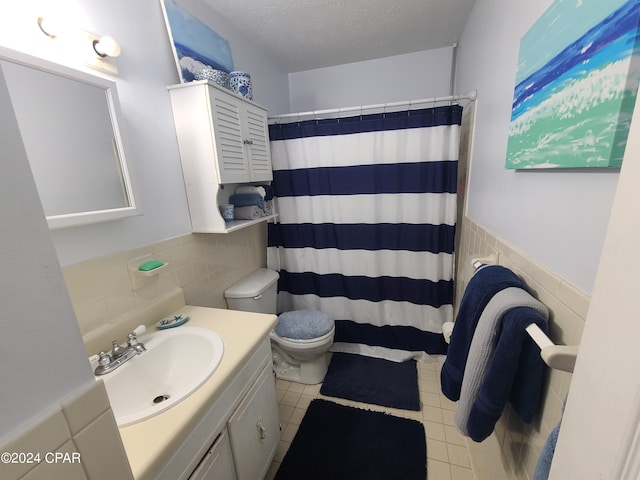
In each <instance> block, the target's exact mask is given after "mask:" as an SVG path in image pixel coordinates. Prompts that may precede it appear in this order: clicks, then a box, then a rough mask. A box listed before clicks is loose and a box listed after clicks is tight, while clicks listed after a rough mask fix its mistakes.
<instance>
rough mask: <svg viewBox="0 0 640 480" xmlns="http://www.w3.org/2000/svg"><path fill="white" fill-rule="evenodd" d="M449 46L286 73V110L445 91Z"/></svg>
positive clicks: (411, 97) (414, 97)
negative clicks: (287, 85)
mask: <svg viewBox="0 0 640 480" xmlns="http://www.w3.org/2000/svg"><path fill="white" fill-rule="evenodd" d="M452 57H453V48H452V47H447V48H439V49H436V50H426V51H421V52H415V53H408V54H406V55H396V56H393V57H386V58H379V59H377V60H368V61H365V62H356V63H349V64H346V65H337V66H335V67H326V68H318V69H314V70H306V71H303V72H296V73H290V74H289V92H290V93H289V95H290V102H291V112H305V111H310V110H322V109H329V108H339V107H354V106H359V105H371V104H379V103H385V102H386V103H389V102H401V101H405V100H419V99H422V98H431V97H436V96H444V95H449V88H450V78H451V62H452Z"/></svg>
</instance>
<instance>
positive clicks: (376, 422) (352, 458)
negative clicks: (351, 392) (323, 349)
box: [275, 399, 427, 480]
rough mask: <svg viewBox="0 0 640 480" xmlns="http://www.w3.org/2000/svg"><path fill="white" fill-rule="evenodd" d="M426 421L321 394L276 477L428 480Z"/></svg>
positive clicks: (287, 479) (286, 479)
mask: <svg viewBox="0 0 640 480" xmlns="http://www.w3.org/2000/svg"><path fill="white" fill-rule="evenodd" d="M426 478H427V443H426V439H425V433H424V427H423V426H422V423H420V422H418V421H416V420H411V419H408V418H400V417H394V416H392V415H388V414H386V413H382V412H372V411H370V410H363V409H360V408H353V407H347V406H344V405H338V404H337V403H334V402H329V401H327V400H322V399H316V400H313V401H312V402H311V404H310V405H309V408H308V409H307V412H306V413H305V415H304V417H303V419H302V423H301V424H300V427H299V428H298V432H297V433H296V436H295V437H294V439H293V442H292V443H291V446H290V447H289V450H288V451H287V454H286V455H285V457H284V459H283V460H282V464H281V465H280V468H279V469H278V472H277V474H276V477H275V480H360V479H361V480H425V479H426Z"/></svg>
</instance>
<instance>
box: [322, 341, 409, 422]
mask: <svg viewBox="0 0 640 480" xmlns="http://www.w3.org/2000/svg"><path fill="white" fill-rule="evenodd" d="M320 393H321V394H322V395H327V396H329V397H338V398H346V399H347V400H355V401H356V402H365V403H373V404H375V405H382V406H384V407H391V408H402V409H404V410H420V391H419V390H418V369H417V366H416V362H415V360H409V361H406V362H401V363H398V362H392V361H390V360H384V359H382V358H374V357H365V356H363V355H356V354H352V353H341V352H336V353H334V354H333V355H332V357H331V363H329V369H328V370H327V374H326V376H325V377H324V381H323V382H322V387H321V388H320Z"/></svg>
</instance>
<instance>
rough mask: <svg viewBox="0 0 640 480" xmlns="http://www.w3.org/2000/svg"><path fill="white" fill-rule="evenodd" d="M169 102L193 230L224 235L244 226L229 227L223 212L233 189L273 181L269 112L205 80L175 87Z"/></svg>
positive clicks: (171, 91) (171, 89)
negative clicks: (245, 184)
mask: <svg viewBox="0 0 640 480" xmlns="http://www.w3.org/2000/svg"><path fill="white" fill-rule="evenodd" d="M169 96H170V98H171V108H172V110H173V120H174V123H175V128H176V135H177V139H178V148H179V150H180V161H181V164H182V173H183V176H184V183H185V188H186V191H187V200H188V202H189V212H190V215H191V225H192V230H193V231H194V232H200V233H221V232H226V231H230V230H229V229H230V228H233V227H238V226H239V225H243V224H242V223H240V224H236V225H234V226H229V225H226V224H225V223H224V220H223V219H222V216H221V215H220V212H219V209H218V206H219V205H220V204H223V203H227V202H228V199H229V196H230V195H231V194H233V189H234V188H235V185H234V184H242V183H255V182H263V183H264V182H269V181H271V180H272V179H273V172H272V168H271V151H270V148H269V129H268V123H267V110H266V109H265V108H263V107H261V106H260V105H258V104H257V103H254V102H252V101H249V100H247V99H245V98H244V97H241V96H239V95H236V94H234V93H232V92H230V91H229V90H227V89H225V88H222V87H220V86H218V85H215V84H212V83H209V82H207V81H206V80H202V81H197V82H189V83H184V84H180V85H173V86H170V87H169ZM224 185H229V188H227V189H225V188H224ZM266 219H268V217H264V220H266ZM264 220H261V221H264ZM253 223H256V222H255V221H253ZM247 225H248V224H247Z"/></svg>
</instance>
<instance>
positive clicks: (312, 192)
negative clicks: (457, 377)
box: [268, 105, 462, 361]
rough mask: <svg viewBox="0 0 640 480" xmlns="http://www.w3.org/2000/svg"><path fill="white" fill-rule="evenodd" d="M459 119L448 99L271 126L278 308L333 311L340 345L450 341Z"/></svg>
mask: <svg viewBox="0 0 640 480" xmlns="http://www.w3.org/2000/svg"><path fill="white" fill-rule="evenodd" d="M461 117H462V107H460V106H458V105H452V106H444V107H435V108H429V109H423V110H411V111H403V112H394V113H386V114H374V115H363V116H356V117H349V118H340V119H330V120H327V119H324V120H311V121H304V122H294V123H288V124H275V125H270V130H269V133H270V139H271V154H272V161H273V171H274V179H273V187H274V192H275V195H276V198H277V211H278V214H279V218H278V221H277V223H274V224H269V231H268V242H269V243H268V244H269V248H268V262H269V267H270V268H272V269H274V270H277V271H279V273H280V280H279V282H278V291H279V293H278V308H279V311H288V310H321V311H323V312H326V313H328V314H329V315H331V316H332V317H333V318H334V319H335V320H336V336H335V343H334V346H333V349H332V350H333V351H344V352H351V353H361V354H365V355H371V356H376V357H381V358H388V359H391V360H397V361H401V360H404V359H407V358H419V357H420V356H424V353H425V352H426V353H431V354H435V353H444V352H445V351H446V345H445V343H444V340H443V337H442V334H441V332H442V324H443V323H444V322H446V321H451V320H452V316H453V265H454V259H453V254H454V252H453V247H454V232H455V221H456V185H457V181H456V177H457V160H458V147H459V129H460V123H461Z"/></svg>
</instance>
